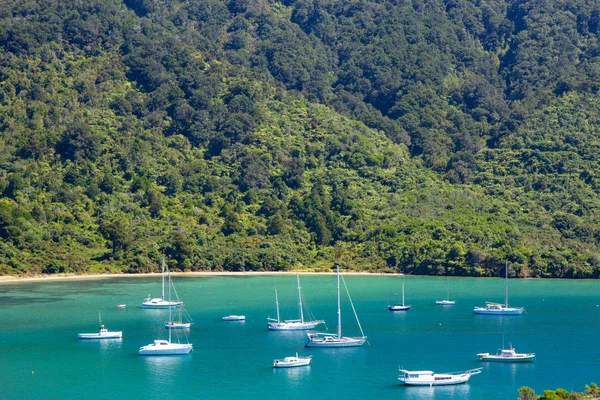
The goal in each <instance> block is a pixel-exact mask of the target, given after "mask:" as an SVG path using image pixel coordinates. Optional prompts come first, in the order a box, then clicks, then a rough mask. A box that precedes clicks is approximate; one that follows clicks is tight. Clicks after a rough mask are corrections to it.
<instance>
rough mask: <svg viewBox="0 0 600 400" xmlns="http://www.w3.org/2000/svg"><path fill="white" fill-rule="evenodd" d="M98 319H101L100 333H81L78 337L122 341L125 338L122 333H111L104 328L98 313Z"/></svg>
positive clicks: (100, 315)
mask: <svg viewBox="0 0 600 400" xmlns="http://www.w3.org/2000/svg"><path fill="white" fill-rule="evenodd" d="M98 318H99V319H100V330H99V332H98V333H80V334H78V335H77V337H78V338H79V339H121V338H122V337H123V332H122V331H118V332H110V331H109V330H108V329H106V328H105V327H104V325H103V324H102V314H101V313H98Z"/></svg>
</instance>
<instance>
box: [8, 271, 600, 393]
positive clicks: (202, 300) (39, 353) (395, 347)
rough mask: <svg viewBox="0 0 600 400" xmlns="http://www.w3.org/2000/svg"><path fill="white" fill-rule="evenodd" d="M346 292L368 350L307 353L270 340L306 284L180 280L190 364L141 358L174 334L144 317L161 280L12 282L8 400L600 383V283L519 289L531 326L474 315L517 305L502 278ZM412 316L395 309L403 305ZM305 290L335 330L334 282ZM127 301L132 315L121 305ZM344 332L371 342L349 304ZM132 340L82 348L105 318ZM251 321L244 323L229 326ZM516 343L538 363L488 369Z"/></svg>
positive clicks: (394, 279) (491, 389)
mask: <svg viewBox="0 0 600 400" xmlns="http://www.w3.org/2000/svg"><path fill="white" fill-rule="evenodd" d="M345 280H346V283H347V285H348V288H349V290H350V293H351V295H352V300H353V301H354V305H355V307H356V310H357V312H358V314H359V317H360V320H361V323H362V326H363V329H364V331H365V333H366V334H367V335H368V337H369V339H368V342H369V343H368V344H367V345H365V346H364V347H362V348H350V349H308V348H305V347H304V341H305V333H304V332H271V331H268V329H267V321H266V318H267V317H268V316H271V317H273V316H275V305H274V304H275V295H274V291H275V289H277V290H278V293H279V302H280V304H281V313H282V317H283V318H288V319H292V318H296V316H297V298H296V296H297V294H296V282H295V276H294V275H288V274H285V275H264V276H257V275H240V276H176V277H174V281H175V284H176V287H177V291H178V293H179V296H180V297H181V298H182V300H183V301H185V304H186V309H187V311H188V312H189V313H190V315H191V317H192V318H193V320H194V322H195V323H194V325H193V326H192V329H191V330H190V331H189V333H188V336H189V340H190V342H191V343H193V344H194V351H193V352H192V353H191V354H190V355H189V356H182V357H140V356H138V355H137V350H138V348H139V347H140V346H142V345H145V344H148V343H151V342H152V341H153V340H155V339H159V338H166V337H167V331H166V329H164V328H163V325H162V323H163V322H164V321H166V320H167V318H168V310H144V309H141V308H140V306H141V303H142V301H143V299H144V298H145V297H147V295H148V294H149V293H150V294H152V295H153V296H158V295H160V277H159V276H156V277H118V278H114V277H112V278H103V279H90V280H56V281H43V282H4V283H1V284H0V327H1V338H2V345H1V346H0V361H1V362H2V365H3V366H4V367H5V368H4V370H3V372H2V374H1V375H0V376H1V378H0V379H1V382H2V384H1V385H0V398H1V399H67V398H75V397H77V398H85V399H101V398H102V399H107V398H109V399H144V400H152V399H173V398H178V399H197V398H202V399H234V398H236V399H240V398H243V399H264V398H277V399H278V398H284V397H285V398H288V399H306V398H345V399H359V398H382V399H455V398H461V399H515V398H517V396H518V392H517V391H518V389H519V387H521V386H530V387H532V388H534V389H535V390H536V392H537V393H538V394H539V393H541V392H542V391H543V390H544V389H555V388H558V387H562V388H564V389H566V390H568V391H570V390H576V391H583V390H584V386H585V384H589V383H592V382H596V383H598V382H600V379H598V378H599V376H598V375H599V374H598V371H599V370H600V369H599V368H598V366H599V365H598V360H600V349H599V347H598V346H597V338H598V334H599V333H600V307H599V304H600V282H598V281H570V280H533V279H530V280H520V279H511V280H510V282H509V285H510V303H511V305H513V306H524V307H525V308H526V314H524V315H521V316H504V317H498V316H483V315H474V314H473V307H474V306H481V305H483V304H484V302H485V301H488V300H489V301H497V302H502V301H503V300H504V281H503V280H502V279H475V278H450V279H449V288H450V298H451V299H453V300H456V305H454V306H451V307H448V306H446V307H443V306H438V305H436V304H435V300H440V299H443V298H445V297H446V278H437V277H412V276H411V277H398V276H382V275H368V276H364V275H348V276H346V277H345ZM403 281H404V284H405V299H406V303H407V304H411V305H412V309H411V310H410V311H408V312H399V313H391V312H388V311H387V305H388V304H392V303H396V302H398V301H399V300H400V299H401V285H402V282H403ZM301 283H302V287H303V294H304V296H305V297H306V299H307V300H308V303H309V305H310V308H311V311H312V312H313V313H314V315H315V316H316V317H317V318H320V319H321V318H323V319H325V320H326V321H327V329H328V330H329V331H330V332H335V329H336V305H335V302H336V298H335V276H334V275H302V277H301ZM122 303H126V304H127V308H126V309H118V308H117V307H116V306H117V304H122ZM342 303H343V309H342V316H343V321H344V335H358V334H359V330H358V327H357V325H356V323H355V321H354V317H353V315H352V311H351V309H350V307H349V305H348V303H347V301H344V300H343V301H342ZM99 311H101V312H102V319H103V322H104V324H105V325H106V326H107V328H109V330H122V331H123V339H122V340H116V341H114V340H106V341H82V340H77V333H79V332H95V331H97V328H98V312H99ZM227 314H245V315H246V321H245V322H224V321H221V317H222V316H223V315H227ZM503 340H504V342H505V344H506V345H508V343H509V342H512V344H513V345H514V347H515V348H516V350H517V351H518V352H535V353H536V355H537V359H536V361H535V362H534V363H525V364H493V363H483V362H479V361H477V358H476V354H477V353H480V352H495V350H496V349H497V348H500V347H502V344H503ZM296 352H298V353H299V354H300V355H309V354H310V355H313V362H312V364H311V366H309V367H304V368H295V369H287V370H279V369H273V368H272V362H273V360H274V359H276V358H282V357H285V356H289V355H293V354H295V353H296ZM399 367H403V368H405V369H412V370H421V369H427V370H433V371H436V372H449V371H461V370H466V369H472V368H477V367H482V368H483V372H482V373H481V374H480V375H475V376H473V377H472V378H471V380H470V382H469V383H468V384H466V385H458V386H451V387H436V388H413V387H402V386H400V385H398V380H397V378H398V369H399Z"/></svg>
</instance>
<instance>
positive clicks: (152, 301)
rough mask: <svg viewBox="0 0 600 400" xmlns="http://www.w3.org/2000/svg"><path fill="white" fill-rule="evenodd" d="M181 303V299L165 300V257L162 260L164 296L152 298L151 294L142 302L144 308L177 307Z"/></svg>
mask: <svg viewBox="0 0 600 400" xmlns="http://www.w3.org/2000/svg"><path fill="white" fill-rule="evenodd" d="M180 305H181V302H180V301H171V300H169V301H166V300H165V259H164V258H163V260H162V297H155V298H152V297H150V295H148V297H147V298H146V299H145V300H144V302H143V303H142V308H153V309H157V308H159V309H163V308H176V307H179V306H180Z"/></svg>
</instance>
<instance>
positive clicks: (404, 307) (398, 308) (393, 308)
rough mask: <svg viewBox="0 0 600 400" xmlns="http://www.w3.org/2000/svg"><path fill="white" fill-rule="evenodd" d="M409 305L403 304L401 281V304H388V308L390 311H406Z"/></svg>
mask: <svg viewBox="0 0 600 400" xmlns="http://www.w3.org/2000/svg"><path fill="white" fill-rule="evenodd" d="M410 307H411V306H408V305H406V304H404V281H402V304H394V305H393V306H388V310H390V311H407V310H410Z"/></svg>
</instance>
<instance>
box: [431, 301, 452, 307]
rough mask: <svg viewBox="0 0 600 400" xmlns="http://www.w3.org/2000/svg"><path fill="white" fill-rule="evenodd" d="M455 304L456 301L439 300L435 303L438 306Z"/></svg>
mask: <svg viewBox="0 0 600 400" xmlns="http://www.w3.org/2000/svg"><path fill="white" fill-rule="evenodd" d="M455 303H456V302H455V301H454V300H437V301H436V302H435V304H437V305H438V306H453V305H454V304H455Z"/></svg>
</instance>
